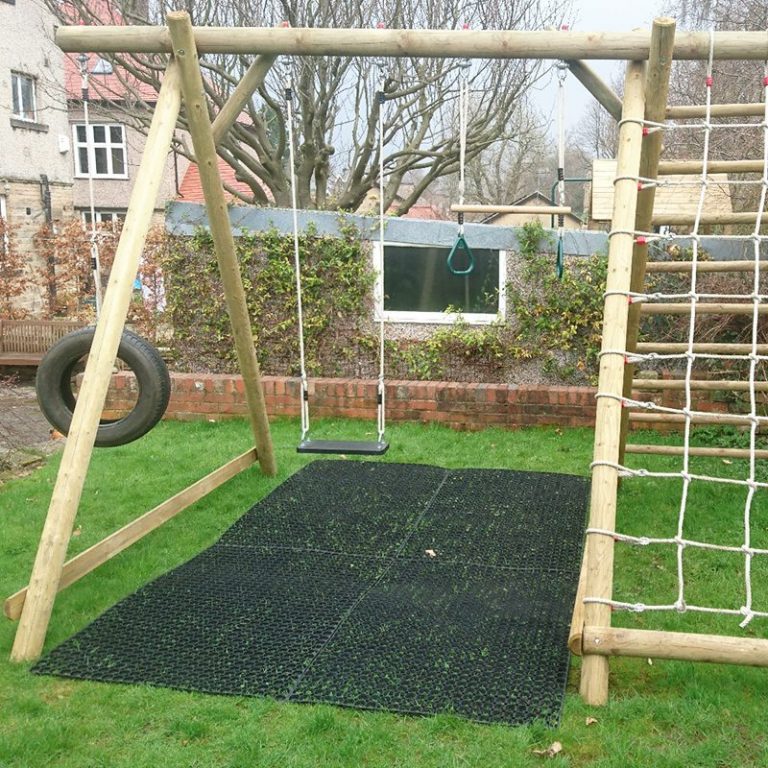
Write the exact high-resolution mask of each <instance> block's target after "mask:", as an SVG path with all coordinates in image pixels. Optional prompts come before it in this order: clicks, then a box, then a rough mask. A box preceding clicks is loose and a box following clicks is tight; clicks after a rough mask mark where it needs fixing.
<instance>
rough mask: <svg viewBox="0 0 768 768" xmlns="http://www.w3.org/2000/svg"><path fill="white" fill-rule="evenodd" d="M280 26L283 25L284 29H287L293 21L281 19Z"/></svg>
mask: <svg viewBox="0 0 768 768" xmlns="http://www.w3.org/2000/svg"><path fill="white" fill-rule="evenodd" d="M280 26H281V27H282V28H283V29H287V28H288V27H290V26H291V22H290V21H281V22H280Z"/></svg>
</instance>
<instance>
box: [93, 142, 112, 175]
mask: <svg viewBox="0 0 768 768" xmlns="http://www.w3.org/2000/svg"><path fill="white" fill-rule="evenodd" d="M93 154H94V156H95V160H96V175H97V176H103V175H106V174H108V173H109V167H108V166H107V150H106V149H105V148H104V147H96V149H94V151H93Z"/></svg>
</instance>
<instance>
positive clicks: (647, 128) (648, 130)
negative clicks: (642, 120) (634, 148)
mask: <svg viewBox="0 0 768 768" xmlns="http://www.w3.org/2000/svg"><path fill="white" fill-rule="evenodd" d="M650 132H651V129H650V128H649V127H648V126H647V125H644V126H643V136H648V135H649V134H650Z"/></svg>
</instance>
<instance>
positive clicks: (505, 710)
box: [33, 460, 588, 725]
mask: <svg viewBox="0 0 768 768" xmlns="http://www.w3.org/2000/svg"><path fill="white" fill-rule="evenodd" d="M587 493H588V481H587V480H585V479H584V478H580V477H575V476H572V475H557V474H539V473H528V472H513V471H509V470H490V469H461V470H445V469H441V468H439V467H430V466H422V465H414V464H377V463H366V462H348V461H332V460H330V461H329V460H325V461H315V462H313V463H312V464H309V465H308V466H306V467H305V468H304V469H302V470H301V471H299V472H297V473H296V474H295V475H293V476H292V477H290V478H289V479H288V480H287V481H286V482H285V483H283V484H282V485H281V486H280V487H278V488H277V489H276V490H275V491H274V492H273V493H272V494H270V495H269V496H267V497H266V498H265V499H263V500H262V501H260V502H259V503H258V504H256V505H255V506H254V507H253V508H252V509H251V510H250V511H249V512H248V513H247V514H246V515H244V516H243V517H242V518H241V519H240V520H238V521H237V522H236V523H235V524H234V525H233V526H232V527H231V528H230V529H229V530H228V531H226V533H224V535H223V536H222V537H221V539H219V541H218V542H217V543H216V544H215V545H214V546H212V547H211V548H210V549H208V550H206V551H205V552H203V553H201V554H200V555H198V556H197V557H195V558H194V559H192V560H190V561H189V562H188V563H185V564H184V565H182V566H180V567H178V568H176V569H174V570H173V571H170V572H169V573H167V574H165V575H164V576H161V577H160V578H159V579H156V580H155V581H153V582H151V583H150V584H148V585H147V586H145V587H143V588H142V589H140V590H139V591H138V592H136V593H135V594H133V595H131V596H130V597H128V598H126V599H125V600H122V601H121V602H120V603H118V604H117V605H115V606H114V607H113V608H110V609H109V610H108V611H106V612H105V613H104V614H103V615H102V616H100V617H99V618H98V619H96V621H94V622H93V623H92V624H91V625H89V626H88V627H86V628H85V629H83V630H82V631H81V632H79V633H78V634H76V635H75V636H74V637H72V638H70V639H69V640H67V641H66V642H65V643H63V644H62V645H60V646H59V647H58V648H56V649H54V650H53V651H52V652H51V653H50V654H48V655H47V656H46V657H45V658H43V659H42V660H41V661H39V662H38V663H37V665H36V666H35V667H34V668H33V671H34V672H36V673H38V674H54V675H61V676H65V677H75V678H84V679H90V680H102V681H112V682H124V683H149V684H152V685H161V686H168V687H171V688H180V689H183V690H191V691H204V692H209V693H222V694H241V695H269V696H273V697H276V698H279V699H286V700H290V701H302V702H330V703H334V704H340V705H344V706H351V707H357V708H361V709H381V710H390V711H396V712H406V713H414V714H432V713H439V712H447V713H453V714H456V715H460V716H463V717H467V718H471V719H473V720H478V721H482V722H504V723H511V724H519V723H528V722H532V721H534V720H542V721H545V722H547V723H549V724H551V725H556V724H557V722H558V721H559V717H560V712H561V709H562V701H563V693H564V689H565V683H566V677H567V673H568V661H569V656H568V650H567V638H568V631H569V625H570V619H571V610H572V607H573V601H574V598H575V594H576V585H577V581H578V576H579V567H580V564H581V550H582V542H583V537H584V525H585V516H586V501H587Z"/></svg>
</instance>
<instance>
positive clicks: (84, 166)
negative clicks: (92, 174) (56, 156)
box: [77, 147, 88, 173]
mask: <svg viewBox="0 0 768 768" xmlns="http://www.w3.org/2000/svg"><path fill="white" fill-rule="evenodd" d="M77 156H78V158H79V160H80V167H79V168H78V173H88V150H87V148H86V147H78V149H77Z"/></svg>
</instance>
